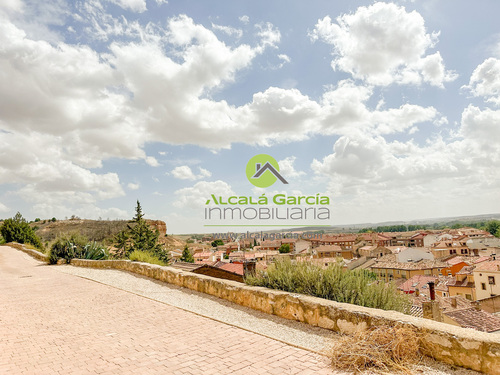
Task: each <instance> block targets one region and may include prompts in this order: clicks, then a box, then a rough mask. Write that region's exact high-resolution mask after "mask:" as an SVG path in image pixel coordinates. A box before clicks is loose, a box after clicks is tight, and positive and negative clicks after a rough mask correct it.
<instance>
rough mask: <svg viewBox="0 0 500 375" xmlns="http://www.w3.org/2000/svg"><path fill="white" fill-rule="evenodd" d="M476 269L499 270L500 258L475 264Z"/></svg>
mask: <svg viewBox="0 0 500 375" xmlns="http://www.w3.org/2000/svg"><path fill="white" fill-rule="evenodd" d="M475 270H476V271H500V260H490V261H489V262H481V263H480V264H478V265H477V266H476V269H475Z"/></svg>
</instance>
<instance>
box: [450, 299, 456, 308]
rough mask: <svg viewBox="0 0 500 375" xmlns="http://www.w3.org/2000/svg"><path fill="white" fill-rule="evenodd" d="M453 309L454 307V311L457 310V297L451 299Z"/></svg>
mask: <svg viewBox="0 0 500 375" xmlns="http://www.w3.org/2000/svg"><path fill="white" fill-rule="evenodd" d="M451 307H453V308H454V309H456V308H457V296H455V297H453V298H452V299H451Z"/></svg>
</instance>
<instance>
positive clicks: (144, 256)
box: [129, 250, 167, 266]
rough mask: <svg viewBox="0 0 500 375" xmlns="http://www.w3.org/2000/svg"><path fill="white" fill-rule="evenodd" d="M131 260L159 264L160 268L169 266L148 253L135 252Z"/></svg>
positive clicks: (132, 253) (130, 257)
mask: <svg viewBox="0 0 500 375" xmlns="http://www.w3.org/2000/svg"><path fill="white" fill-rule="evenodd" d="M129 259H130V260H132V261H136V262H144V263H150V264H158V265H160V266H166V265H167V263H165V262H164V261H162V260H160V259H158V257H156V256H154V255H153V254H151V253H150V252H147V251H140V250H134V251H132V252H131V253H130V255H129Z"/></svg>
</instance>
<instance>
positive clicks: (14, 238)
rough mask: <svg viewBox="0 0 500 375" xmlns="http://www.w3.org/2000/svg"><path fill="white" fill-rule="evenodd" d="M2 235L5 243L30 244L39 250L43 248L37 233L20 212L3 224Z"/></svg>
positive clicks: (0, 229) (0, 228)
mask: <svg viewBox="0 0 500 375" xmlns="http://www.w3.org/2000/svg"><path fill="white" fill-rule="evenodd" d="M0 233H1V234H2V237H3V238H4V240H5V242H19V243H29V244H31V245H33V246H35V247H36V248H38V249H41V248H42V243H41V241H40V239H39V238H38V236H37V235H36V234H35V231H34V230H33V229H32V228H31V227H30V226H29V224H28V222H27V221H26V220H25V219H24V218H23V217H22V215H21V214H20V213H19V212H18V213H17V214H16V215H15V216H14V217H13V218H11V219H7V220H5V221H4V222H3V224H2V226H1V227H0Z"/></svg>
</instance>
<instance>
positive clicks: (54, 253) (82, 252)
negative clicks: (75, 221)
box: [48, 233, 109, 264]
mask: <svg viewBox="0 0 500 375" xmlns="http://www.w3.org/2000/svg"><path fill="white" fill-rule="evenodd" d="M48 256H49V263H50V264H55V263H57V260H58V259H60V258H63V259H66V262H67V263H69V262H70V260H71V259H73V258H79V259H94V260H100V259H108V258H109V253H108V250H107V249H106V248H105V247H104V246H102V245H101V244H99V243H97V242H95V241H93V242H88V241H87V238H86V237H84V236H82V235H80V234H78V233H73V234H71V235H70V236H65V237H61V238H58V239H57V240H56V242H54V244H53V245H52V247H51V248H50V251H49V254H48Z"/></svg>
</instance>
